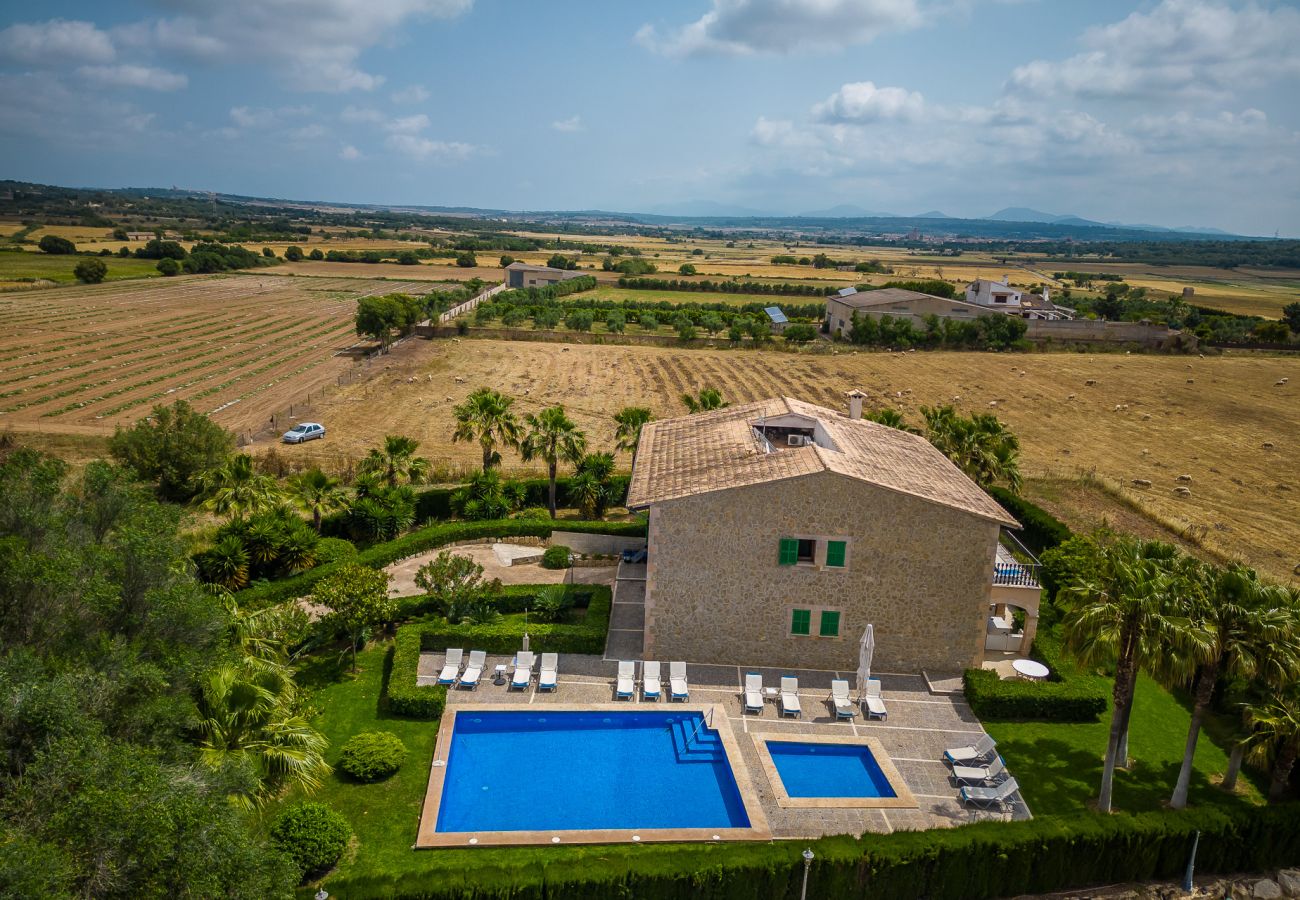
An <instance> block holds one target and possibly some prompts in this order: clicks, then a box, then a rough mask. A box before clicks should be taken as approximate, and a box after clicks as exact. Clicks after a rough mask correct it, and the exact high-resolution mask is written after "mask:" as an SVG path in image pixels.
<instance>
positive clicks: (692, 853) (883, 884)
mask: <svg viewBox="0 0 1300 900" xmlns="http://www.w3.org/2000/svg"><path fill="white" fill-rule="evenodd" d="M1198 831H1199V832H1200V833H1201V840H1200V846H1199V849H1198V851H1197V857H1196V870H1197V872H1198V873H1208V874H1230V873H1236V872H1261V871H1265V870H1267V869H1271V868H1276V867H1281V866H1287V865H1294V864H1295V862H1296V861H1297V860H1300V804H1295V803H1291V804H1284V805H1278V806H1270V807H1255V808H1244V807H1242V808H1232V809H1224V808H1215V809H1193V810H1181V811H1177V812H1175V811H1160V812H1150V813H1141V814H1138V815H1132V814H1125V813H1120V814H1115V815H1110V816H1099V815H1096V814H1092V813H1078V814H1075V815H1071V816H1045V817H1042V818H1038V819H1033V820H1030V821H1024V822H979V823H975V824H970V825H963V826H960V827H956V828H940V829H933V830H929V831H897V832H894V833H893V834H868V835H864V836H863V837H861V838H853V837H847V836H838V837H829V838H822V839H820V840H816V841H776V842H773V843H757V842H756V843H741V844H693V845H663V846H639V847H636V848H630V847H628V848H624V847H602V848H595V849H599V851H600V852H599V853H583V852H581V851H580V850H579V851H575V850H572V849H570V850H569V851H567V853H566V851H565V850H564V849H560V848H551V847H544V848H524V847H519V848H510V849H509V850H503V851H492V850H442V851H438V854H437V856H436V857H435V858H434V859H431V861H430V866H429V867H428V869H427V870H426V871H419V872H409V873H404V874H393V875H384V876H374V877H369V878H367V877H355V878H348V877H343V878H335V879H331V880H330V881H328V882H327V883H326V888H327V889H328V890H329V891H330V893H331V894H337V895H339V896H345V897H347V898H349V900H369V898H380V897H383V898H389V900H398V898H400V900H556V898H561V897H563V898H565V900H598V898H605V897H637V898H644V900H742V898H745V900H747V898H752V897H763V898H771V900H795V898H797V897H799V891H800V885H801V881H802V877H803V868H804V866H803V861H802V859H801V858H800V853H801V852H802V851H803V849H804V847H809V848H811V849H812V851H813V853H814V854H815V860H814V861H813V863H812V868H811V871H810V874H809V878H808V896H810V897H818V898H830V897H834V898H836V900H901V898H912V897H927V898H929V900H984V898H994V897H1013V896H1020V895H1025V894H1043V893H1049V892H1054V891H1063V890H1069V889H1079V888H1085V887H1088V886H1090V885H1102V884H1114V883H1117V882H1129V881H1146V880H1152V879H1174V878H1178V877H1179V876H1181V874H1182V872H1183V869H1184V867H1185V866H1186V865H1187V859H1188V856H1189V854H1190V852H1191V848H1192V841H1193V839H1194V837H1195V834H1196V832H1198Z"/></svg>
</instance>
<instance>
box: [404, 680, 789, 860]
mask: <svg viewBox="0 0 1300 900" xmlns="http://www.w3.org/2000/svg"><path fill="white" fill-rule="evenodd" d="M706 714H708V711H706V710H703V709H686V710H683V709H682V708H680V707H678V708H674V709H671V710H655V711H639V710H638V711H634V712H629V711H626V710H625V709H619V710H617V711H615V710H610V709H604V708H601V709H591V708H588V709H565V710H557V709H556V708H554V707H551V706H547V707H545V708H533V709H529V710H526V711H522V710H519V709H518V708H514V709H500V708H496V709H480V708H473V709H462V710H457V711H454V712H449V713H448V715H447V716H446V717H444V723H443V728H442V729H440V732H439V751H438V753H437V754H436V755H435V761H434V769H433V773H434V774H433V777H431V779H430V787H429V800H430V801H433V802H434V808H430V805H429V803H428V802H426V807H425V817H426V821H425V822H422V823H421V830H420V840H419V841H417V845H429V846H438V845H447V844H449V843H450V844H454V845H457V846H463V845H465V844H466V843H479V842H480V841H483V842H486V843H541V842H546V841H550V842H552V843H558V842H580V841H582V840H584V837H585V839H589V840H592V841H605V840H639V839H643V838H644V839H646V840H656V839H658V840H667V839H688V840H689V839H700V838H701V837H703V838H704V839H711V838H717V839H736V838H738V837H755V836H756V835H751V834H748V833H746V834H744V835H742V834H740V832H742V831H745V832H747V831H749V830H751V829H752V828H753V826H754V823H753V821H752V816H751V814H750V811H749V810H747V808H746V804H745V802H744V800H743V799H742V794H741V789H740V785H739V784H738V781H737V772H736V771H735V770H733V767H732V765H731V760H730V758H729V757H728V752H727V746H726V743H731V744H732V746H733V747H734V739H733V738H732V737H731V734H730V728H729V726H727V725H726V724H725V714H724V715H721V716H711V718H713V719H714V720H715V721H716V720H717V719H719V718H720V719H722V723H723V726H724V728H725V730H726V734H725V738H726V741H725V742H724V734H723V733H722V730H721V729H715V728H712V727H710V725H709V723H708V722H706V721H705V716H706ZM447 718H451V719H452V720H453V721H452V722H451V723H450V728H448V722H447ZM439 762H441V763H442V765H441V766H440V765H439ZM440 770H441V777H439V774H440ZM744 780H745V782H746V784H748V779H747V778H745V779H744ZM436 782H440V785H436V784H435V783H436ZM435 794H436V796H435ZM760 815H761V813H760ZM430 818H432V820H433V821H432V824H433V827H432V829H429V828H428V824H429V823H428V819H430ZM762 824H763V825H764V828H765V823H762ZM669 832H671V833H672V834H673V835H681V837H679V838H672V837H670V836H669ZM512 836H513V837H512ZM438 837H441V838H444V840H439V839H437V838H438ZM485 838H495V839H489V840H486V841H485V840H484V839H485Z"/></svg>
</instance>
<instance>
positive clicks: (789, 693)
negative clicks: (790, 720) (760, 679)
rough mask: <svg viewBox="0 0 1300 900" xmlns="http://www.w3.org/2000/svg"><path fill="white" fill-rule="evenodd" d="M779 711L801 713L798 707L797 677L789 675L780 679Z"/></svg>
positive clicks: (798, 714) (787, 713)
mask: <svg viewBox="0 0 1300 900" xmlns="http://www.w3.org/2000/svg"><path fill="white" fill-rule="evenodd" d="M781 712H782V713H783V714H784V715H787V716H788V715H792V714H793V715H796V716H800V715H803V710H802V709H800V708H799V679H798V678H792V677H790V676H789V675H786V676H784V677H782V679H781Z"/></svg>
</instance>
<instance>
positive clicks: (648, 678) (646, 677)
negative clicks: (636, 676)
mask: <svg viewBox="0 0 1300 900" xmlns="http://www.w3.org/2000/svg"><path fill="white" fill-rule="evenodd" d="M662 690H663V685H662V684H661V683H660V681H659V661H658V660H657V659H648V660H646V661H645V662H643V663H641V695H642V696H643V697H653V698H655V699H656V700H658V699H659V694H660V692H661V691H662Z"/></svg>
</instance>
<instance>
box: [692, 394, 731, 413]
mask: <svg viewBox="0 0 1300 900" xmlns="http://www.w3.org/2000/svg"><path fill="white" fill-rule="evenodd" d="M682 402H683V403H685V404H686V409H687V411H688V412H691V413H698V412H708V411H709V410H711V409H723V408H725V407H728V406H730V405H731V404H730V403H727V402H726V401H724V400H723V399H722V394H721V393H720V392H719V391H718V390H717V389H716V388H701V389H700V392H699V394H698V395H697V396H693V395H691V394H682Z"/></svg>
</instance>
